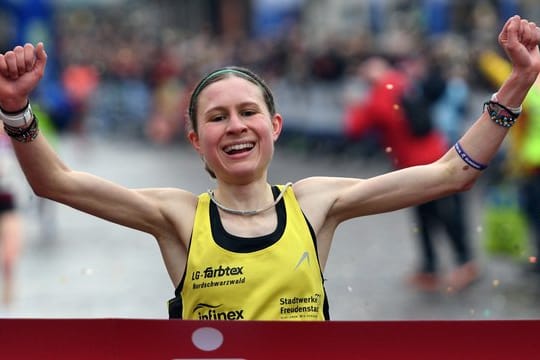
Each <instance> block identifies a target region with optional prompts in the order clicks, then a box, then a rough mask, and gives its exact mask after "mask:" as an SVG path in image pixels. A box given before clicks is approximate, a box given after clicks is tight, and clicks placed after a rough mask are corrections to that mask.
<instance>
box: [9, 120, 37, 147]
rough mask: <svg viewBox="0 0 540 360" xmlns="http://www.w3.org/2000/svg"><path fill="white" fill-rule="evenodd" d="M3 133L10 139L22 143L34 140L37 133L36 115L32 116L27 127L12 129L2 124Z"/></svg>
mask: <svg viewBox="0 0 540 360" xmlns="http://www.w3.org/2000/svg"><path fill="white" fill-rule="evenodd" d="M4 131H5V132H6V134H7V135H8V136H9V137H11V138H12V139H14V140H16V141H18V142H22V143H29V142H32V141H34V140H35V139H36V137H37V136H38V133H39V127H38V121H37V117H36V115H34V116H33V118H32V122H31V123H30V125H29V126H27V127H25V128H22V127H13V126H9V125H7V124H5V123H4Z"/></svg>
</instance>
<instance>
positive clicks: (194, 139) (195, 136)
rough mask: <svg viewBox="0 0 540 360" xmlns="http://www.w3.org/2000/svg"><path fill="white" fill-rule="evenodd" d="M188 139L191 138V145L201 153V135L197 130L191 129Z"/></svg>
mask: <svg viewBox="0 0 540 360" xmlns="http://www.w3.org/2000/svg"><path fill="white" fill-rule="evenodd" d="M188 139H189V142H190V143H191V146H193V148H194V149H195V150H197V152H198V153H199V154H200V153H201V146H200V143H199V135H198V134H197V133H196V132H195V131H193V130H189V132H188Z"/></svg>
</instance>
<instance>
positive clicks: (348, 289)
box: [347, 285, 352, 293]
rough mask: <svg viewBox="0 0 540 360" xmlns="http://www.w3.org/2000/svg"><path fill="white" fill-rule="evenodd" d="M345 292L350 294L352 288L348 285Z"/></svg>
mask: <svg viewBox="0 0 540 360" xmlns="http://www.w3.org/2000/svg"><path fill="white" fill-rule="evenodd" d="M347 291H348V292H350V293H352V286H351V285H348V286H347Z"/></svg>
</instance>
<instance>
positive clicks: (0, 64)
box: [0, 54, 9, 77]
mask: <svg viewBox="0 0 540 360" xmlns="http://www.w3.org/2000/svg"><path fill="white" fill-rule="evenodd" d="M0 74H1V75H2V76H3V77H9V72H8V69H7V64H6V59H5V58H4V54H0Z"/></svg>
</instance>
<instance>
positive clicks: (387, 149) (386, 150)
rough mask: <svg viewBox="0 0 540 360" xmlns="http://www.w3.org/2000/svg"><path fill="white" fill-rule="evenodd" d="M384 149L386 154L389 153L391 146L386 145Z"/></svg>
mask: <svg viewBox="0 0 540 360" xmlns="http://www.w3.org/2000/svg"><path fill="white" fill-rule="evenodd" d="M384 151H385V152H386V153H387V154H390V153H391V152H392V147H391V146H387V147H386V148H385V149H384Z"/></svg>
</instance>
